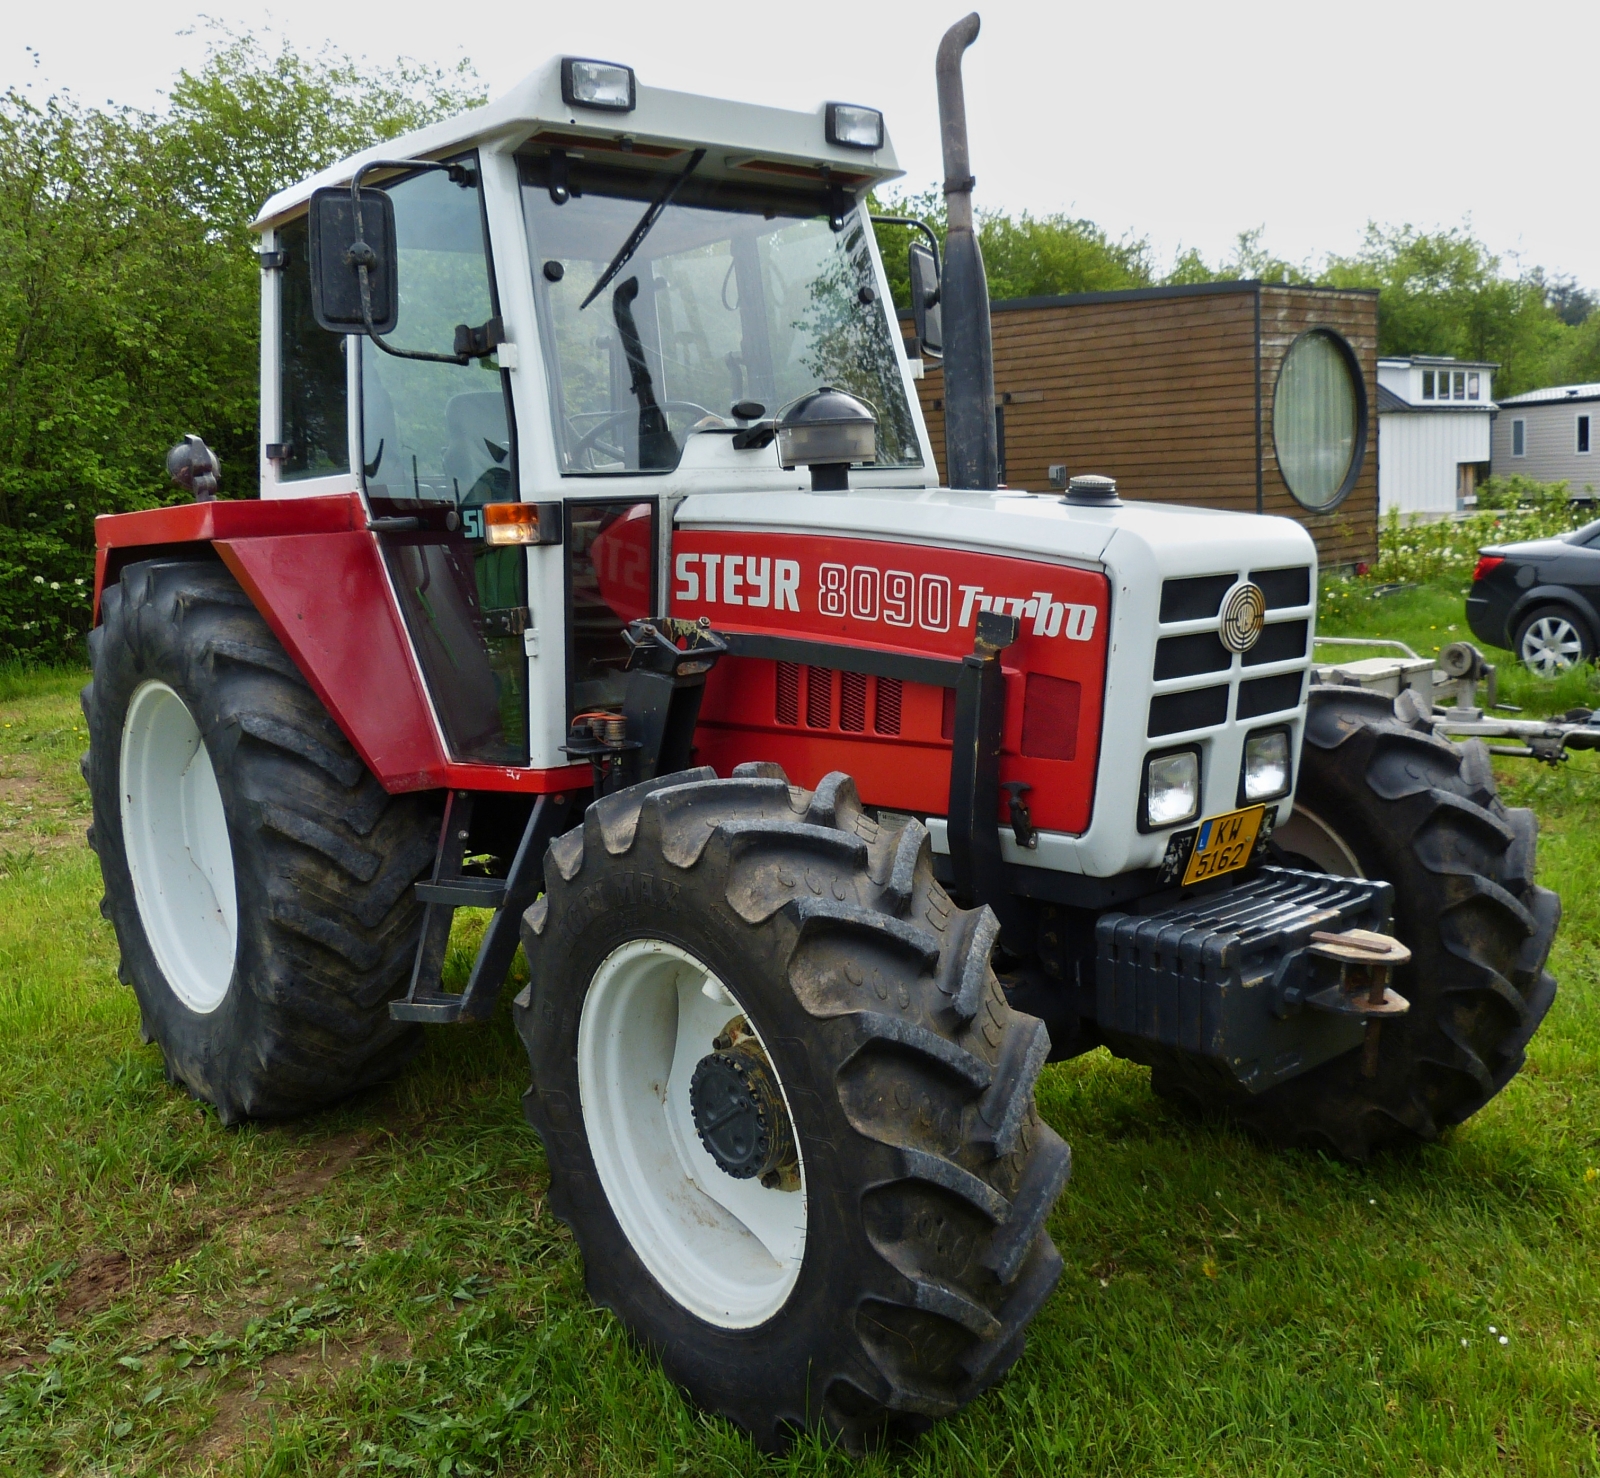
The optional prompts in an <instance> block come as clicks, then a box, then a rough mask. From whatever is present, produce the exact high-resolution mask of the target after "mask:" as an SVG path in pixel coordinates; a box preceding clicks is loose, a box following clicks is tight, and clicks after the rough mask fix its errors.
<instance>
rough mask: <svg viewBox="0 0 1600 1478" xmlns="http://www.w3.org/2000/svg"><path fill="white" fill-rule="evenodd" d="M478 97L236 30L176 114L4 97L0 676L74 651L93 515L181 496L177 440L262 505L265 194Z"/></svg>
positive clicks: (227, 484) (184, 79)
mask: <svg viewBox="0 0 1600 1478" xmlns="http://www.w3.org/2000/svg"><path fill="white" fill-rule="evenodd" d="M478 95H479V94H478V92H477V89H476V87H475V84H474V81H473V79H472V77H471V74H470V71H469V70H467V69H466V68H465V67H463V68H458V69H456V70H455V71H453V72H446V71H441V70H438V69H435V68H428V67H423V66H420V65H418V64H415V63H408V62H399V63H396V64H395V65H394V66H392V67H388V68H379V69H376V70H372V69H364V68H363V67H360V66H358V65H357V64H356V63H354V62H352V61H351V60H350V59H349V58H348V57H344V56H341V55H339V54H337V53H334V52H331V51H326V50H325V51H323V52H320V53H318V54H317V55H315V56H312V57H304V56H301V55H299V54H298V53H296V52H295V51H294V50H293V49H292V48H290V47H289V46H288V45H286V44H281V45H279V46H278V47H277V49H276V50H270V49H269V48H268V46H267V45H266V44H265V43H264V42H263V41H262V40H261V39H259V38H257V37H254V36H248V35H246V36H240V35H234V34H232V33H230V32H227V31H225V30H219V31H218V32H217V33H216V40H215V43H214V45H213V47H212V49H211V52H210V55H209V57H208V60H207V62H206V64H205V66H204V67H202V68H201V69H200V71H199V72H197V73H189V72H184V73H181V74H180V75H179V78H178V81H177V84H176V85H175V87H174V88H173V92H172V96H171V101H170V107H169V108H168V109H167V110H166V111H165V112H164V113H153V112H141V111H138V110H135V109H131V108H115V107H107V108H104V109H101V108H91V107H87V106H84V105H82V104H80V103H78V102H77V101H75V100H74V99H72V98H70V97H67V96H56V97H52V98H50V99H49V100H48V101H47V102H45V103H42V104H37V103H34V102H32V101H31V100H29V99H28V98H27V97H26V96H24V95H23V94H22V93H20V92H18V91H17V90H15V89H12V90H9V91H7V92H5V93H4V94H0V661H5V660H16V659H26V660H29V661H34V662H53V661H60V660H63V659H64V658H68V657H71V656H76V655H81V651H82V647H81V634H82V632H83V630H84V629H85V628H86V626H87V618H88V609H89V604H88V601H87V600H86V599H82V598H81V592H80V587H79V586H78V584H77V583H76V582H77V581H79V580H81V579H86V578H87V577H88V575H89V574H90V572H91V569H92V551H93V543H94V540H93V520H94V517H95V515H97V514H101V513H117V512H125V511H127V510H129V509H133V508H142V507H150V506H153V505H155V504H159V503H162V502H164V501H167V500H169V499H170V498H172V497H173V496H174V494H173V491H172V489H171V488H170V487H169V486H168V484H167V481H166V476H165V468H164V463H163V456H164V453H165V451H166V449H167V447H168V446H170V445H171V444H172V443H173V442H175V441H177V440H178V439H179V438H180V437H182V436H183V435H184V434H185V433H187V432H191V431H192V432H197V433H198V434H200V435H202V436H204V437H205V438H206V440H207V441H208V442H209V443H210V444H211V445H212V446H213V447H214V448H215V449H216V450H217V452H218V453H219V454H220V456H221V457H222V461H223V471H224V481H223V493H224V496H229V497H246V496H250V495H251V494H253V493H254V492H255V490H256V477H257V474H256V465H257V463H256V446H257V431H256V424H257V417H256V405H257V385H258V372H257V337H258V330H259V308H258V294H259V272H258V270H257V267H256V264H255V261H254V259H253V257H252V251H253V246H254V238H253V235H252V233H251V232H250V230H249V222H250V220H251V218H252V217H253V216H254V214H255V213H256V211H257V210H258V209H259V208H260V207H261V205H262V204H263V203H264V202H265V200H266V199H267V197H268V196H269V195H270V194H272V193H273V191H275V190H278V189H281V188H282V187H283V186H285V185H287V184H290V183H292V182H293V181H295V180H297V179H301V178H303V177H304V176H305V175H306V174H308V173H310V172H312V171H314V170H316V169H319V168H321V167H323V166H324V165H326V164H328V163H331V162H332V161H333V160H335V159H337V158H339V157H340V156H342V155H344V154H347V153H349V152H351V151H352V150H355V149H358V148H361V147H363V146H365V145H366V144H369V143H371V142H373V141H375V140H378V139H383V138H389V137H393V136H394V135H395V134H398V133H401V132H403V131H405V130H406V129H409V128H414V127H417V126H419V125H420V124H422V123H425V122H427V121H429V120H430V119H432V118H435V117H439V116H441V115H444V114H447V113H451V112H456V111H459V110H460V109H461V108H463V107H466V106H469V105H470V104H471V103H472V102H474V101H476V100H477V98H478Z"/></svg>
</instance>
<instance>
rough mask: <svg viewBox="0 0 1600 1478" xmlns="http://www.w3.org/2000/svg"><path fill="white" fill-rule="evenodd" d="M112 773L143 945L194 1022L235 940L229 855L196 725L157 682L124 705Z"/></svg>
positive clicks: (220, 986)
mask: <svg viewBox="0 0 1600 1478" xmlns="http://www.w3.org/2000/svg"><path fill="white" fill-rule="evenodd" d="M119 773H120V780H121V791H122V840H123V846H124V848H125V849H126V852H127V857H128V871H129V873H131V874H132V877H133V896H134V899H135V901H136V902H137V904H138V907H139V922H140V923H142V924H143V925H144V933H145V938H146V939H148V940H149V941H150V948H151V950H152V952H153V953H154V954H155V957H156V963H157V964H158V965H159V966H160V967H161V973H162V974H163V975H164V976H166V979H167V984H168V985H170V986H171V987H172V989H173V992H174V993H175V994H176V995H177V997H178V999H179V1000H180V1001H182V1002H183V1004H184V1005H185V1006H187V1007H188V1008H189V1009H190V1010H191V1011H197V1012H199V1013H201V1014H202V1015H203V1014H205V1013H207V1012H211V1011H215V1010H216V1009H217V1007H218V1006H220V1005H221V1004H222V1000H223V997H224V996H226V995H227V993H228V983H229V981H231V980H232V978H233V957H234V951H235V949H236V948H237V945H238V939H239V904H238V897H237V894H236V892H235V890H234V882H233V849H232V847H231V845H230V844H229V841H228V819H227V816H226V814H225V813H224V812H223V809H222V792H221V791H220V790H218V789H217V776H216V772H215V771H214V770H213V769H212V768H211V756H210V755H209V754H208V753H207V752H206V746H205V742H204V741H203V740H202V739H201V737H200V727H199V725H198V724H196V723H195V721H194V715H193V714H191V713H190V712H189V708H188V705H187V704H185V703H184V701H183V699H182V698H180V697H179V696H178V695H177V694H176V693H175V692H173V690H172V689H171V688H169V687H168V686H167V685H166V684H165V683H160V682H148V683H144V684H143V685H142V686H140V688H139V689H138V690H137V691H136V692H135V693H134V695H133V699H132V701H131V702H130V703H129V704H128V714H127V717H126V719H124V720H123V724H122V756H121V764H120V766H119Z"/></svg>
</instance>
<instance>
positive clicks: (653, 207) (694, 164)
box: [578, 149, 706, 313]
mask: <svg viewBox="0 0 1600 1478" xmlns="http://www.w3.org/2000/svg"><path fill="white" fill-rule="evenodd" d="M705 157H706V151H705V150H704V149H696V150H695V151H694V153H693V154H691V155H690V156H689V162H688V163H687V164H686V165H685V166H684V167H683V173H682V174H676V175H674V176H673V177H672V178H671V179H670V180H668V181H667V184H666V187H665V188H664V189H663V190H662V191H661V193H660V194H659V195H657V196H656V198H655V199H654V200H652V201H651V202H650V205H649V207H648V208H647V209H646V210H645V213H644V214H643V215H642V216H640V217H639V224H638V225H637V226H635V227H634V228H633V230H632V231H630V232H629V233H628V239H627V240H626V241H624V242H623V243H622V245H621V246H620V247H618V248H617V254H616V256H614V257H612V259H611V262H610V264H609V265H608V266H607V267H606V270H605V271H604V272H602V273H601V274H600V280H599V281H598V282H596V283H595V285H594V286H593V287H591V288H590V289H589V296H588V297H586V298H585V299H584V300H583V301H582V302H581V303H579V304H578V312H580V313H581V312H583V310H584V309H585V308H587V307H588V306H589V304H590V303H592V302H594V300H595V299H596V298H597V297H599V296H600V294H601V293H603V292H604V291H605V290H606V287H607V286H608V285H609V283H610V282H611V279H612V278H613V277H615V276H616V275H617V273H619V272H620V271H621V270H622V269H623V268H624V267H626V266H627V265H628V262H629V260H630V259H631V258H632V256H633V254H634V253H635V252H636V251H638V250H639V246H640V244H641V243H642V242H643V241H644V239H645V237H646V236H648V235H649V234H650V228H651V227H652V226H654V225H655V223H656V222H657V221H658V220H660V219H661V212H662V211H664V210H665V209H666V208H667V207H668V206H669V205H671V204H672V197H673V196H674V195H676V194H677V193H678V186H680V185H681V184H682V183H683V182H684V181H685V180H686V179H688V178H689V176H690V175H692V174H693V173H694V172H695V170H697V169H699V168H700V161H701V160H702V159H704V158H705Z"/></svg>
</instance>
